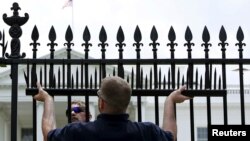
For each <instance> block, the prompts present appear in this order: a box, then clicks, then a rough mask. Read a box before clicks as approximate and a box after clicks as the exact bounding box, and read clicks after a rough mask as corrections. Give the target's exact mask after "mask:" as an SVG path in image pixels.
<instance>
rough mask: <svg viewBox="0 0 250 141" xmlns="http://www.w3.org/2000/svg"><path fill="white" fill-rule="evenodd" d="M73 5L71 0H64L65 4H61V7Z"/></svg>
mask: <svg viewBox="0 0 250 141" xmlns="http://www.w3.org/2000/svg"><path fill="white" fill-rule="evenodd" d="M72 5H73V0H66V2H65V4H64V5H63V7H62V8H65V7H70V6H72Z"/></svg>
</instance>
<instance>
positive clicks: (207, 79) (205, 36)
mask: <svg viewBox="0 0 250 141" xmlns="http://www.w3.org/2000/svg"><path fill="white" fill-rule="evenodd" d="M202 39H203V41H204V42H205V43H203V44H202V46H204V48H205V49H204V51H205V59H209V53H208V52H209V49H208V47H209V46H212V45H211V44H210V43H208V42H209V40H210V35H209V32H208V30H207V27H206V26H205V28H204V30H203V34H202ZM209 72H210V69H209V63H205V89H211V88H210V86H211V85H210V83H211V82H210V77H209ZM207 121H208V125H211V101H210V96H207Z"/></svg>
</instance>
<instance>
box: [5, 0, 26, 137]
mask: <svg viewBox="0 0 250 141" xmlns="http://www.w3.org/2000/svg"><path fill="white" fill-rule="evenodd" d="M20 9H21V8H20V7H19V5H18V3H13V5H12V8H11V10H13V11H14V12H13V16H11V17H7V14H4V15H3V20H4V22H5V23H6V24H7V25H9V26H10V29H9V34H10V36H11V37H12V39H11V43H10V47H11V54H8V53H6V54H5V55H6V57H7V58H8V59H14V60H15V59H20V58H24V57H25V53H22V55H20V48H21V44H20V40H19V38H20V37H21V35H22V29H21V26H22V25H24V24H25V23H26V22H27V21H28V19H29V15H28V14H27V13H25V17H20V16H19V13H18V10H20ZM14 60H13V61H14ZM10 77H11V79H12V96H11V141H16V140H17V96H18V91H17V90H18V63H12V64H11V75H10Z"/></svg>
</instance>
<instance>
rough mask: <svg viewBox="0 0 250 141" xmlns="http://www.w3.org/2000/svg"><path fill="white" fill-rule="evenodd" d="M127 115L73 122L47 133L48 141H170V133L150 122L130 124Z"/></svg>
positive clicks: (103, 116)
mask: <svg viewBox="0 0 250 141" xmlns="http://www.w3.org/2000/svg"><path fill="white" fill-rule="evenodd" d="M128 117H129V115H128V114H120V115H109V114H100V115H98V117H97V119H96V120H95V121H93V122H86V123H84V122H74V123H70V124H68V125H66V126H65V127H63V128H61V129H55V130H52V131H50V132H49V133H48V141H172V140H173V136H172V134H171V132H166V131H164V130H162V129H161V128H160V127H159V126H157V125H155V124H153V123H151V122H132V121H130V120H128Z"/></svg>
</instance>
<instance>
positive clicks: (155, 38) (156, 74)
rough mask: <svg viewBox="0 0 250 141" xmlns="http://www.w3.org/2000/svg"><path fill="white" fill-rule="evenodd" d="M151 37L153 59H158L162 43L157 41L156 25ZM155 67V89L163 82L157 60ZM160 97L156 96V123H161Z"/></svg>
mask: <svg viewBox="0 0 250 141" xmlns="http://www.w3.org/2000/svg"><path fill="white" fill-rule="evenodd" d="M150 38H151V40H152V41H153V42H152V43H150V44H149V46H152V47H153V49H152V51H153V59H154V60H156V59H157V48H156V46H157V45H158V46H159V45H160V44H159V43H157V42H156V41H157V39H158V33H157V30H156V28H155V26H153V28H152V30H151V34H150ZM153 68H154V89H157V88H160V86H161V84H159V85H158V83H161V81H160V79H161V78H160V77H159V81H158V65H157V62H156V61H154V63H153ZM158 111H159V97H158V96H157V95H156V96H155V124H156V125H159V112H158Z"/></svg>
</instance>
